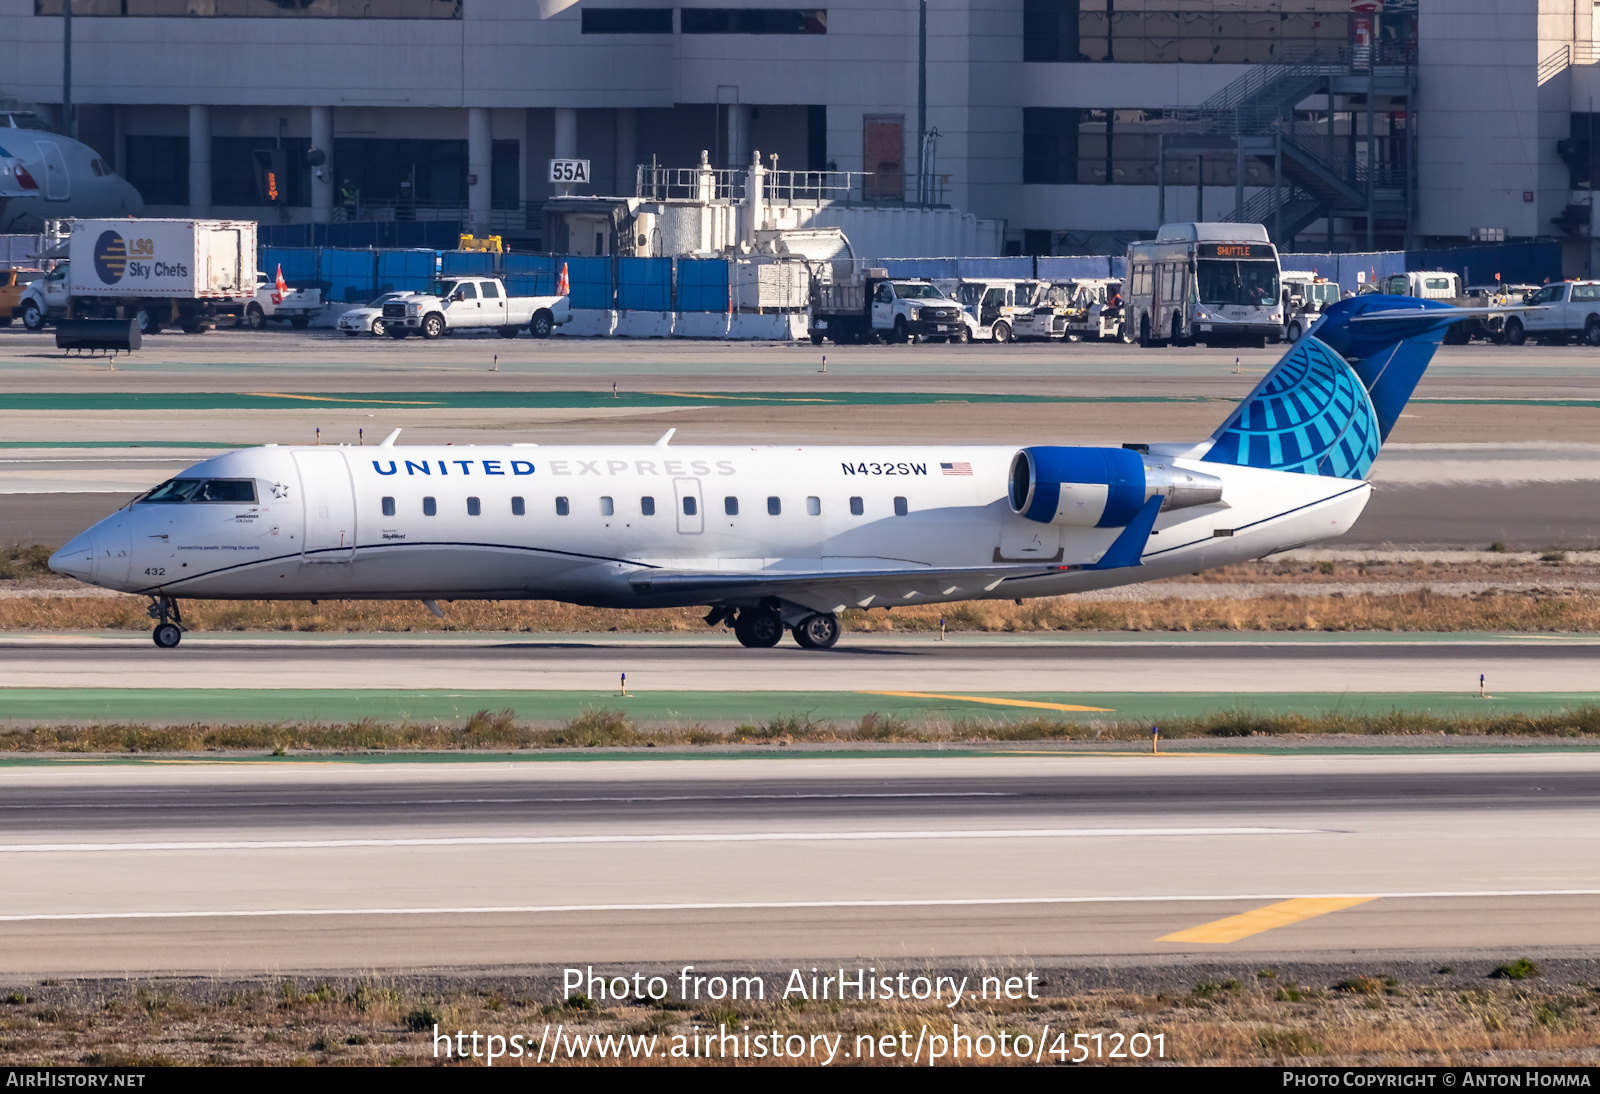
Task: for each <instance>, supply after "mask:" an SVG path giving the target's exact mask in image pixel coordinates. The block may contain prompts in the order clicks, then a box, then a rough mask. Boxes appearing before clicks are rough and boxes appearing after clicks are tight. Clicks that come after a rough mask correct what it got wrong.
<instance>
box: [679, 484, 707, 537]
mask: <svg viewBox="0 0 1600 1094" xmlns="http://www.w3.org/2000/svg"><path fill="white" fill-rule="evenodd" d="M672 489H673V492H674V493H675V494H676V495H677V502H678V508H677V512H678V533H679V534H680V535H685V536H698V535H699V534H700V533H701V532H704V531H705V530H706V513H705V506H704V505H702V504H701V503H700V502H701V499H700V480H699V479H673V480H672Z"/></svg>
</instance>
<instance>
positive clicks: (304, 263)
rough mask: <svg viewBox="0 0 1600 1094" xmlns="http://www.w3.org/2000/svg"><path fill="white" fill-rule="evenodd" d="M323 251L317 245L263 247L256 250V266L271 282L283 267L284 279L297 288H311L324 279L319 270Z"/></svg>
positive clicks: (268, 281)
mask: <svg viewBox="0 0 1600 1094" xmlns="http://www.w3.org/2000/svg"><path fill="white" fill-rule="evenodd" d="M320 254H321V252H320V251H319V250H318V249H317V248H316V247H262V248H261V249H259V250H258V251H257V252H256V267H257V268H258V269H259V270H260V271H261V272H262V273H264V274H266V275H267V283H268V284H271V283H272V282H273V280H274V279H276V278H277V276H278V268H279V267H280V266H281V267H282V268H283V280H284V281H285V282H287V283H288V284H289V285H290V286H292V287H293V288H297V289H309V288H313V287H315V286H317V285H318V283H319V282H320V281H321V280H322V278H321V275H320V274H319V273H318V270H317V258H318V257H319V255H320Z"/></svg>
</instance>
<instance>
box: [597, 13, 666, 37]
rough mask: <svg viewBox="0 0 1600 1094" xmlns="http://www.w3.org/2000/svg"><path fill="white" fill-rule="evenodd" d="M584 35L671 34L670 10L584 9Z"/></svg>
mask: <svg viewBox="0 0 1600 1094" xmlns="http://www.w3.org/2000/svg"><path fill="white" fill-rule="evenodd" d="M583 33H585V34H671V33H672V9H671V8H584V9H583Z"/></svg>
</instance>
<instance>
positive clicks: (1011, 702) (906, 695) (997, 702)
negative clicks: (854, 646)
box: [861, 691, 1116, 714]
mask: <svg viewBox="0 0 1600 1094" xmlns="http://www.w3.org/2000/svg"><path fill="white" fill-rule="evenodd" d="M861 694H862V695H890V696H894V697H895V698H897V699H954V700H956V701H957V702H961V703H988V704H989V705H990V706H996V707H1032V708H1033V709H1034V710H1073V711H1079V712H1086V713H1093V714H1115V713H1116V711H1114V710H1112V709H1111V708H1110V707H1077V706H1073V705H1072V704H1070V703H1036V702H1034V701H1033V700H1031V699H995V698H991V697H989V696H987V695H939V694H937V693H935V692H931V691H863V692H862V693H861Z"/></svg>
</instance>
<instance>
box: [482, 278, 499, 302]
mask: <svg viewBox="0 0 1600 1094" xmlns="http://www.w3.org/2000/svg"><path fill="white" fill-rule="evenodd" d="M483 298H484V299H485V300H499V299H500V286H499V285H496V284H495V283H494V282H493V281H485V282H484V283H483Z"/></svg>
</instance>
